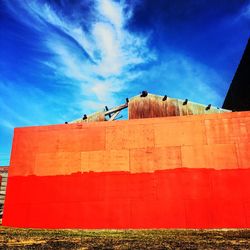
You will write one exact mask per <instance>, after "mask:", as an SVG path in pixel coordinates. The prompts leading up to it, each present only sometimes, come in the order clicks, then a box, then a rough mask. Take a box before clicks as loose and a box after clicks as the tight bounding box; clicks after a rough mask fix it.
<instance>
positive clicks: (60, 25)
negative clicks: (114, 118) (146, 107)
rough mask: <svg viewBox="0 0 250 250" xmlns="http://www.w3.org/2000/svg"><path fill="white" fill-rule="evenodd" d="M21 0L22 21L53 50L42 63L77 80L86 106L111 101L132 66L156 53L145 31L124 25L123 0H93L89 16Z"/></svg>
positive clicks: (73, 81)
mask: <svg viewBox="0 0 250 250" xmlns="http://www.w3.org/2000/svg"><path fill="white" fill-rule="evenodd" d="M20 4H21V8H22V9H24V10H25V11H26V12H27V13H28V14H29V16H28V18H26V19H23V21H24V22H25V23H26V24H28V25H29V26H31V27H33V28H34V29H36V30H38V31H39V32H42V33H43V34H44V37H45V39H44V45H45V46H46V47H47V48H48V49H49V50H50V51H51V52H52V53H53V54H54V57H53V60H50V61H49V62H48V61H47V62H43V63H45V64H46V65H48V66H50V67H52V68H53V69H54V70H55V71H56V72H57V74H59V75H61V76H66V77H67V78H68V82H69V83H70V84H72V85H74V86H78V87H79V89H80V90H81V91H80V92H79V96H81V97H82V99H84V101H81V103H82V104H84V105H85V106H86V105H87V106H88V107H89V108H90V109H93V108H95V109H96V108H100V107H103V106H104V105H105V104H109V105H114V104H115V102H116V98H115V94H116V93H118V92H120V91H121V90H124V89H126V88H127V87H128V85H127V83H128V81H131V80H133V79H134V78H136V77H137V76H138V72H134V71H133V68H134V67H135V66H137V65H140V64H145V63H148V62H151V61H152V60H154V59H155V54H154V53H152V52H150V51H149V49H148V47H147V37H146V36H143V37H142V36H139V35H136V34H132V33H131V32H129V31H128V30H127V29H126V25H127V23H128V21H129V19H130V18H131V16H132V10H131V9H129V8H128V6H126V4H125V3H124V2H115V1H112V0H96V1H94V8H93V9H92V19H91V20H84V16H83V17H82V20H79V21H75V22H73V21H72V20H69V18H68V17H67V16H66V15H64V13H63V12H62V11H60V12H59V11H58V10H57V9H56V8H55V7H52V6H51V5H49V4H47V3H39V2H37V1H33V0H31V1H20ZM10 7H12V6H10ZM13 10H14V8H13ZM14 11H15V10H14ZM15 13H16V12H15ZM16 14H18V13H16ZM82 23H84V24H85V25H84V27H83V25H82ZM86 27H87V28H86ZM128 75H129V77H128V78H125V77H124V76H128ZM93 100H94V102H95V105H93Z"/></svg>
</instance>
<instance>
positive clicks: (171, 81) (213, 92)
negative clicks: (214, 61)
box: [144, 51, 226, 106]
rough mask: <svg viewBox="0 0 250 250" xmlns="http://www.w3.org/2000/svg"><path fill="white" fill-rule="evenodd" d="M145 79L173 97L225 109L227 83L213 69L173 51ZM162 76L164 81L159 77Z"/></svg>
mask: <svg viewBox="0 0 250 250" xmlns="http://www.w3.org/2000/svg"><path fill="white" fill-rule="evenodd" d="M144 75H145V79H147V81H148V82H150V83H151V84H152V86H149V88H152V89H157V90H159V91H160V92H161V94H167V95H168V96H170V97H176V98H182V99H185V98H188V99H189V100H192V101H194V102H198V103H203V104H207V103H211V104H213V105H217V106H221V105H222V101H223V94H224V92H223V91H224V90H223V86H225V85H226V82H225V80H224V79H222V77H221V76H220V75H219V74H218V73H217V72H216V71H215V70H213V69H212V68H210V67H208V66H206V65H204V64H202V63H199V62H197V61H195V60H193V59H192V58H191V57H188V56H185V55H183V54H180V53H178V52H173V51H172V52H170V51H169V53H168V55H166V56H165V58H164V60H163V62H162V63H160V64H157V65H155V66H153V67H152V68H150V69H149V70H148V71H147V72H145V73H144ZM159 76H160V78H159Z"/></svg>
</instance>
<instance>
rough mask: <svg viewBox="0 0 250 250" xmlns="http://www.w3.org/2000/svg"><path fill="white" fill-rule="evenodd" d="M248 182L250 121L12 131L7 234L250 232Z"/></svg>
mask: <svg viewBox="0 0 250 250" xmlns="http://www.w3.org/2000/svg"><path fill="white" fill-rule="evenodd" d="M189 169H190V171H187V170H189ZM249 178H250V112H236V113H224V114H210V115H199V116H185V117H169V118H150V119H139V120H129V121H115V122H96V123H89V124H88V123H83V124H64V125H54V126H41V127H27V128H17V129H15V133H14V139H13V148H12V154H11V164H10V169H9V181H8V188H7V197H6V201H5V210H4V218H3V225H8V226H20V227H45V228H67V227H71V228H74V227H78V228H178V227H182V228H196V227H199V228H211V227H212V228H215V227H250V214H249V211H250V184H249V182H248V181H247V180H249ZM189 187H191V188H189ZM157 190H158V191H157ZM58 199H59V200H58ZM45 207H46V208H45ZM17 208H18V209H17ZM17 211H18V212H19V211H20V217H19V214H17ZM44 211H46V212H44ZM65 211H67V214H66V212H65ZM214 211H217V212H218V213H215V212H214ZM68 213H70V214H68ZM232 213H233V216H232ZM24 214H25V216H23V215H24ZM83 214H84V218H82V217H81V216H83ZM97 214H98V216H97ZM166 214H167V215H166ZM165 215H166V216H167V217H166V218H165V219H163V216H165ZM96 216H97V217H96ZM176 216H179V217H180V220H181V221H179V222H178V220H176V219H173V218H176ZM170 217H171V218H172V219H170ZM63 218H67V220H66V219H65V221H64V220H63ZM95 218H97V219H95Z"/></svg>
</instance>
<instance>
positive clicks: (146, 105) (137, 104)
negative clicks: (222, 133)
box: [128, 94, 229, 119]
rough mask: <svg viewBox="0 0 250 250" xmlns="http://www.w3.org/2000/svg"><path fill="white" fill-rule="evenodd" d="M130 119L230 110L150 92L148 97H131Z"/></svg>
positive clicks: (129, 106) (129, 105)
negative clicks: (165, 97) (164, 96)
mask: <svg viewBox="0 0 250 250" xmlns="http://www.w3.org/2000/svg"><path fill="white" fill-rule="evenodd" d="M128 108H129V119H139V118H153V117H166V116H185V115H200V114H211V113H224V112H229V110H224V109H219V108H217V107H213V106H210V107H209V108H208V106H206V105H202V104H198V103H194V102H190V101H187V103H185V101H184V100H181V99H176V98H170V97H167V99H166V100H164V99H163V96H158V95H152V94H148V95H147V96H146V97H141V96H135V97H133V98H131V99H130V101H129V104H128Z"/></svg>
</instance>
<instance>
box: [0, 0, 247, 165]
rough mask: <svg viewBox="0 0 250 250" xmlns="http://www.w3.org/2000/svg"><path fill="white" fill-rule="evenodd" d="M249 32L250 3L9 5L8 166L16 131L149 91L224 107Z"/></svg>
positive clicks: (4, 128)
mask: <svg viewBox="0 0 250 250" xmlns="http://www.w3.org/2000/svg"><path fill="white" fill-rule="evenodd" d="M249 34H250V1H249V0H216V1H215V0H199V1H197V0H188V1H187V0H175V1H171V0H123V1H112V0H82V1H80V0H68V1H67V0H54V1H53V0H48V1H45V0H43V1H42V0H40V1H38V0H37V1H35V0H11V1H7V0H2V1H0V119H1V121H0V165H8V164H9V155H10V151H11V144H12V136H13V128H14V127H20V126H31V125H46V124H56V123H64V122H65V121H70V120H73V119H75V118H78V117H81V116H82V115H83V114H85V113H86V114H88V113H91V112H93V111H97V110H100V109H103V107H104V106H105V105H108V106H109V107H112V106H115V105H118V104H121V103H123V102H124V99H125V98H126V97H131V96H134V95H137V94H138V93H139V92H140V91H141V90H144V89H146V90H148V91H149V92H151V93H156V94H161V95H164V94H167V95H168V96H171V97H177V98H183V99H184V98H188V99H189V100H192V101H194V102H200V103H203V104H208V103H212V104H213V105H215V106H219V107H221V105H222V103H223V100H224V97H225V94H226V92H227V89H228V87H229V84H230V82H231V80H232V77H233V75H234V72H235V70H236V68H237V65H238V63H239V61H240V58H241V55H242V53H243V51H244V48H245V45H246V43H247V40H248V38H249Z"/></svg>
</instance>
